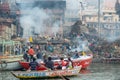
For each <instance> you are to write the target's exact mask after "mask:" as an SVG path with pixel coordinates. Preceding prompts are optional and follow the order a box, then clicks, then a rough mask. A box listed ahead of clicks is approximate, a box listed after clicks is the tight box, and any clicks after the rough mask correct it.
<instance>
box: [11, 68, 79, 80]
mask: <svg viewBox="0 0 120 80" xmlns="http://www.w3.org/2000/svg"><path fill="white" fill-rule="evenodd" d="M80 69H81V66H80V67H76V68H73V69H65V70H54V71H52V70H51V71H48V70H47V71H30V72H28V71H13V72H11V73H12V74H13V75H14V76H15V77H17V78H20V79H28V78H30V79H32V78H56V77H61V76H75V75H78V74H79V71H80Z"/></svg>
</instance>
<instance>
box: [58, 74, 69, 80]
mask: <svg viewBox="0 0 120 80" xmlns="http://www.w3.org/2000/svg"><path fill="white" fill-rule="evenodd" d="M60 77H61V78H62V79H63V80H70V79H69V78H67V77H65V76H63V75H60Z"/></svg>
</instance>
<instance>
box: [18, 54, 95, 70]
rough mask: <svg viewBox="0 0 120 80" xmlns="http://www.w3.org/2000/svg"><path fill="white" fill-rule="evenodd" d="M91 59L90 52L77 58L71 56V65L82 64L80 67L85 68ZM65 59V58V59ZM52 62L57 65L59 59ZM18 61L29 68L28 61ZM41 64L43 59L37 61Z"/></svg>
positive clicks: (42, 68)
mask: <svg viewBox="0 0 120 80" xmlns="http://www.w3.org/2000/svg"><path fill="white" fill-rule="evenodd" d="M92 59H93V55H92V54H90V55H85V56H80V57H78V58H71V60H72V62H73V66H80V65H82V69H86V68H87V67H88V66H89V65H90V63H91V62H92ZM65 60H67V58H66V59H65ZM53 62H54V66H55V67H56V66H58V65H59V62H60V59H58V58H56V59H54V60H53ZM19 63H20V64H21V66H22V67H23V68H24V69H26V70H27V69H28V68H29V62H25V61H19ZM39 63H40V64H41V65H44V62H43V61H40V62H39ZM37 69H38V70H45V68H44V67H38V68H37Z"/></svg>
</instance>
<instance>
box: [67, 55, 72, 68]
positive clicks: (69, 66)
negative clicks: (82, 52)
mask: <svg viewBox="0 0 120 80" xmlns="http://www.w3.org/2000/svg"><path fill="white" fill-rule="evenodd" d="M71 68H73V62H72V60H71V59H70V57H69V58H68V64H67V69H71Z"/></svg>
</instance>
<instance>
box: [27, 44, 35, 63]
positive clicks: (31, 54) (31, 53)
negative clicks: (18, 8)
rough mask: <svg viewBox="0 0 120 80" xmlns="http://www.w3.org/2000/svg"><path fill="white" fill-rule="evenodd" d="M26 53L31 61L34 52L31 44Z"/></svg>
mask: <svg viewBox="0 0 120 80" xmlns="http://www.w3.org/2000/svg"><path fill="white" fill-rule="evenodd" d="M28 54H29V55H30V61H31V60H32V59H33V56H34V54H35V51H34V49H33V47H32V46H31V47H30V49H29V50H28Z"/></svg>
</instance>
